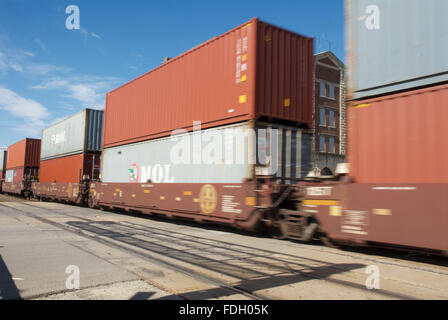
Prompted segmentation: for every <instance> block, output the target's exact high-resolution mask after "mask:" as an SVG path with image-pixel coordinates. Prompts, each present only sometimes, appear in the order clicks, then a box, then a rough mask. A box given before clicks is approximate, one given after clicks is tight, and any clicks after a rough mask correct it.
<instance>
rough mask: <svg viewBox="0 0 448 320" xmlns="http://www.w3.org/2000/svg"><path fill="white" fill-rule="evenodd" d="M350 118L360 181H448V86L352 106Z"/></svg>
mask: <svg viewBox="0 0 448 320" xmlns="http://www.w3.org/2000/svg"><path fill="white" fill-rule="evenodd" d="M348 115H349V118H348V119H349V122H348V130H347V133H348V159H349V162H350V164H351V170H350V171H351V175H353V177H354V178H355V181H356V182H360V183H407V184H409V183H447V182H448V162H447V161H446V159H448V139H446V121H447V119H448V85H440V86H434V87H430V88H426V89H420V90H414V91H408V92H405V93H400V94H395V95H388V96H384V97H381V98H375V99H367V100H363V101H357V102H355V101H352V105H351V107H350V108H349V110H348Z"/></svg>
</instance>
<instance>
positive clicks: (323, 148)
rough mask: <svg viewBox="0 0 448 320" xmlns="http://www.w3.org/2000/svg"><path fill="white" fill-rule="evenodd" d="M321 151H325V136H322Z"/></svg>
mask: <svg viewBox="0 0 448 320" xmlns="http://www.w3.org/2000/svg"><path fill="white" fill-rule="evenodd" d="M319 151H320V152H325V137H324V136H320V141H319Z"/></svg>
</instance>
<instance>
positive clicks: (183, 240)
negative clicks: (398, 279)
mask: <svg viewBox="0 0 448 320" xmlns="http://www.w3.org/2000/svg"><path fill="white" fill-rule="evenodd" d="M22 204H23V205H25V206H29V207H32V208H34V209H38V210H46V211H51V212H54V213H56V214H57V215H61V216H65V217H70V218H73V221H68V222H66V223H60V222H56V221H54V220H51V219H48V218H45V217H42V216H39V215H38V214H33V213H30V212H28V211H25V210H22V209H19V208H15V207H11V206H8V205H4V204H2V203H0V205H1V206H5V207H8V208H10V209H13V210H15V211H17V212H19V213H20V214H22V215H25V216H29V217H32V218H35V219H37V220H39V221H41V222H44V223H48V224H51V225H53V226H55V227H58V228H61V229H64V230H67V231H70V232H74V233H76V234H79V235H81V236H83V237H86V238H89V239H92V240H95V241H98V242H100V243H102V244H105V245H107V246H111V247H114V248H117V249H120V250H124V251H126V252H127V253H130V254H132V255H134V256H138V257H140V258H143V259H146V260H148V261H152V262H154V261H156V262H157V264H160V265H162V266H164V267H167V268H170V269H172V270H175V271H177V272H181V273H183V274H186V275H189V276H192V277H194V278H196V279H198V280H200V281H203V282H207V283H210V284H213V285H215V286H218V287H220V288H224V289H226V290H227V291H229V292H233V293H238V294H241V295H244V296H246V297H248V298H250V299H275V298H276V297H275V296H268V295H263V294H259V293H256V292H254V291H257V290H260V289H263V286H266V283H268V282H270V280H272V281H273V280H275V279H282V281H281V284H288V281H289V282H290V283H294V282H296V281H298V279H299V278H303V277H305V278H309V279H321V278H325V277H326V276H325V275H328V274H339V273H344V272H346V271H350V270H354V269H358V268H363V267H364V266H366V265H367V264H372V263H382V264H389V265H393V266H400V267H404V268H407V269H409V270H420V271H426V272H432V273H435V274H439V275H444V276H446V275H448V272H447V271H445V270H441V269H437V268H432V267H425V266H420V265H418V264H414V263H407V262H403V261H398V262H397V261H393V260H390V259H383V258H381V257H380V258H375V257H368V256H364V255H360V254H356V253H350V252H344V251H337V250H331V249H328V248H326V247H320V248H319V250H321V251H327V249H328V252H329V253H331V254H337V255H340V256H346V257H352V258H356V259H358V260H359V261H360V262H361V263H359V264H339V265H337V264H336V265H335V264H329V263H328V262H327V261H322V260H319V259H310V258H304V257H301V256H297V255H294V254H286V253H279V252H274V251H270V250H266V249H260V248H255V247H251V246H246V245H242V244H235V243H232V242H227V241H222V240H214V239H210V238H206V237H201V236H197V235H191V234H188V233H183V232H172V231H170V230H165V229H163V228H160V227H154V226H148V225H144V224H140V223H136V222H135V221H121V222H114V221H98V220H94V219H89V218H88V217H86V216H79V215H73V214H70V213H66V212H62V213H61V210H60V209H52V208H45V209H44V208H42V207H40V206H38V205H33V204H32V203H30V202H27V201H23V202H22ZM133 220H134V219H133ZM196 227H197V226H196ZM285 243H287V242H285ZM149 252H151V253H156V254H158V255H160V256H164V257H165V258H167V259H158V258H155V257H154V256H153V255H151V256H150V255H148V253H149ZM177 262H178V263H177ZM363 262H366V263H367V264H365V263H363ZM326 281H330V282H331V281H336V280H332V279H326ZM340 284H342V285H351V286H352V285H353V284H349V283H346V284H344V283H340ZM254 288H255V289H254ZM388 294H390V295H391V296H394V297H398V298H404V299H410V298H411V297H407V296H400V295H397V294H396V293H393V292H389V293H388Z"/></svg>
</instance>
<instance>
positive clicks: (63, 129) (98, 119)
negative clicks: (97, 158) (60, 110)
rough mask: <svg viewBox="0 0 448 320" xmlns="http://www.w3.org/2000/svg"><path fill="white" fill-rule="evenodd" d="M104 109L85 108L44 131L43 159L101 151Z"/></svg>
mask: <svg viewBox="0 0 448 320" xmlns="http://www.w3.org/2000/svg"><path fill="white" fill-rule="evenodd" d="M102 136H103V111H102V110H91V109H84V110H83V111H81V112H78V113H77V114H75V115H73V116H71V117H69V118H66V119H64V120H62V121H60V122H58V123H56V124H54V125H52V126H51V127H49V128H46V129H44V130H43V131H42V145H41V160H48V159H52V158H57V157H62V156H68V155H72V154H77V153H81V152H89V151H92V152H100V151H101V147H102Z"/></svg>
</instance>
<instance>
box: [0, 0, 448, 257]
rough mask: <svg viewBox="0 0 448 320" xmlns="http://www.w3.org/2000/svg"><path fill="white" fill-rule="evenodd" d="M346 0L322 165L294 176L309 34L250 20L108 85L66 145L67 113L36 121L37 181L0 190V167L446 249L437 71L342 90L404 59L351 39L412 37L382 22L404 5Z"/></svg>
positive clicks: (265, 224)
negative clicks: (345, 72) (335, 140)
mask: <svg viewBox="0 0 448 320" xmlns="http://www.w3.org/2000/svg"><path fill="white" fill-rule="evenodd" d="M400 1H402V0H399V1H398V2H400ZM372 3H374V5H375V8H378V9H380V10H383V11H382V12H383V19H382V20H381V21H383V24H384V26H387V27H385V28H384V29H378V30H374V32H376V33H371V34H369V33H365V34H364V33H363V32H364V31H363V30H364V29H363V28H366V26H368V27H370V26H371V22H372V21H371V19H372V18H369V19H370V20H369V21H370V24H365V21H364V20H363V19H361V18H359V17H362V16H364V19H365V8H366V7H367V5H371V4H372ZM429 3H430V4H429V7H430V8H432V6H436V4H437V5H440V2H437V3H436V2H435V1H429ZM346 4H347V5H346V9H347V12H348V20H347V25H348V27H349V29H348V30H349V35H350V37H349V41H350V43H349V57H348V62H349V67H350V68H349V78H350V79H351V83H350V84H349V88H348V92H349V94H348V98H349V108H348V118H349V121H348V134H349V145H348V157H349V163H350V164H341V165H339V168H338V170H337V172H336V173H337V175H336V176H334V177H325V178H323V177H314V178H313V177H307V173H308V171H309V170H310V169H311V168H310V161H311V151H312V147H311V145H312V95H313V72H312V69H313V39H311V38H307V37H303V36H300V35H298V34H295V33H293V32H290V31H287V30H284V29H281V28H278V27H275V26H273V25H270V24H267V23H264V22H262V21H260V20H258V19H252V20H251V21H249V22H248V23H245V24H243V25H242V26H239V27H237V28H235V29H233V30H231V31H229V32H227V33H225V34H223V35H221V36H219V37H216V38H213V39H211V40H210V41H207V42H206V43H204V44H201V45H199V46H198V47H196V48H193V49H192V50H190V51H188V52H186V53H184V54H182V55H180V56H178V57H176V58H174V59H170V60H167V61H166V62H165V63H164V64H163V65H161V66H160V67H158V68H156V69H154V70H151V71H149V72H148V73H146V74H144V75H142V76H141V77H139V78H137V79H135V80H133V81H131V82H129V83H127V84H125V85H123V86H121V87H119V88H117V89H115V90H113V91H112V92H109V93H108V94H107V95H106V107H105V110H104V120H101V119H100V116H99V117H98V119H97V120H96V122H95V121H90V120H84V121H83V122H82V123H81V125H77V126H76V128H81V131H83V132H85V133H87V132H90V133H89V134H85V135H84V136H83V137H81V138H80V139H78V140H79V141H78V142H79V143H78V142H77V143H75V142H74V141H75V140H76V139H77V138H79V137H76V138H75V136H76V130H75V131H74V133H73V132H72V133H71V134H70V129H67V128H68V127H70V126H69V125H68V123H69V122H70V121H68V122H67V121H63V123H62V124H61V125H60V126H59V127H57V126H56V128H55V127H54V126H53V127H51V128H49V129H47V130H49V131H51V132H52V133H51V134H48V135H46V134H45V130H44V134H43V137H42V139H43V142H42V151H41V161H40V166H41V171H42V170H43V169H44V168H47V169H45V170H48V178H45V180H46V181H45V182H44V181H42V179H41V181H40V182H37V181H32V180H30V179H31V178H27V179H25V180H23V181H24V183H22V184H21V188H19V189H17V190H15V191H12V190H11V189H8V187H6V186H7V185H8V184H9V183H10V182H8V178H7V179H6V182H4V183H3V189H4V191H6V192H13V193H14V192H15V193H21V194H24V195H27V196H31V197H36V198H38V199H42V200H46V199H56V200H62V201H66V202H72V203H78V204H83V205H88V206H89V207H91V208H99V209H123V210H126V211H129V212H143V213H146V214H151V215H162V216H166V217H170V218H181V219H190V220H194V221H197V222H211V223H219V224H226V225H231V226H234V227H236V228H241V229H245V230H260V229H262V230H269V231H270V232H271V231H272V232H273V233H276V234H277V235H278V236H279V237H282V238H287V239H295V240H300V241H310V240H312V239H315V238H320V239H322V240H323V242H324V243H326V244H330V245H332V244H339V243H344V244H351V245H370V244H373V245H387V246H394V247H406V248H412V249H418V250H426V251H431V252H434V253H441V254H447V253H448V237H447V235H446V233H445V232H444V231H445V229H446V227H447V226H448V215H447V211H448V203H447V199H446V194H447V191H448V179H447V178H448V177H447V176H446V174H447V172H448V170H447V169H448V168H447V164H446V162H445V161H444V159H446V157H444V156H443V155H444V154H443V153H444V152H446V150H448V148H447V147H448V146H447V145H446V144H447V142H446V140H445V139H443V135H442V133H443V119H446V116H445V117H444V115H446V111H445V109H447V107H448V85H446V84H443V83H441V82H440V81H439V80H440V79H439V78H437V77H439V76H440V72H438V73H437V74H435V73H429V74H427V76H426V77H425V79H424V81H425V83H418V81H417V80H415V79H417V78H415V77H414V78H412V77H411V75H406V74H405V73H404V74H402V75H400V77H401V78H400V77H398V78H400V79H399V80H400V82H401V84H399V87H400V88H399V89H400V90H397V87H396V85H397V83H393V82H391V80H390V79H387V78H385V79H384V81H383V82H381V81H380V82H378V79H374V80H375V81H376V82H375V81H372V83H370V84H369V82H368V81H367V80H366V81H364V79H363V80H362V81H361V80H358V82H356V85H355V84H354V83H355V82H354V81H355V80H353V79H354V78H355V79H357V78H356V77H355V76H364V75H366V74H369V68H372V66H375V68H383V69H384V68H387V66H388V65H390V64H388V63H385V64H384V65H380V64H379V61H383V62H390V61H389V60H388V59H396V61H395V63H397V64H398V65H400V63H401V65H402V66H403V64H404V63H405V61H404V60H403V61H400V59H399V58H397V57H395V56H394V54H392V53H394V52H398V51H397V49H396V48H393V47H391V48H389V49H390V51H391V54H388V53H387V51H386V53H385V54H386V55H385V54H380V55H378V56H375V55H374V54H372V55H370V56H366V51H365V50H364V49H361V48H364V47H365V46H366V45H372V46H373V47H372V48H374V46H375V45H378V43H381V41H382V39H383V38H384V37H386V36H387V37H391V36H392V37H393V36H394V35H395V36H396V37H401V35H406V37H413V36H415V35H413V34H410V33H407V32H403V33H399V31H400V30H401V29H400V28H404V26H401V27H398V28H392V29H390V23H392V22H393V19H395V18H396V16H397V15H398V16H402V15H403V16H407V15H412V14H416V12H414V10H415V9H416V6H406V5H403V6H398V7H397V8H399V10H396V9H397V8H395V9H394V8H393V7H390V6H387V5H385V2H384V0H369V1H368V3H367V2H366V3H365V4H366V6H363V1H360V2H355V3H352V1H347V2H346ZM425 6H428V4H427V3H425ZM370 8H372V6H370ZM403 8H405V9H403ZM388 10H392V11H393V12H390V11H388ZM394 10H395V11H394ZM407 11H411V12H407ZM436 11H437V10H436ZM439 12H442V11H439ZM388 19H390V21H388ZM437 21H438V23H441V24H443V23H445V24H446V23H447V22H446V20H444V19H440V20H437ZM374 25H375V26H376V24H374ZM367 30H368V31H372V30H371V29H369V28H367ZM436 30H446V28H436ZM366 32H367V31H366ZM420 40H421V41H423V42H422V43H426V41H428V40H427V39H420ZM389 43H393V41H390V42H389ZM410 43H413V42H412V41H408V42H400V45H409V44H410ZM431 48H432V47H431ZM412 49H413V50H420V49H421V48H412ZM372 51H373V49H372ZM404 52H409V50H404ZM425 52H426V51H425ZM419 56H421V54H420V53H418V52H417V53H416V57H419ZM367 60H368V61H370V62H369V63H367V62H366V61H367ZM373 62H374V63H373ZM417 62H418V61H417ZM375 63H376V64H375ZM431 67H433V65H431ZM404 69H406V68H405V67H403V68H400V69H399V70H400V72H402V71H403V70H404ZM388 71H390V70H388ZM426 71H428V72H432V71H433V70H424V71H422V72H426ZM372 72H377V70H373V71H372ZM426 73H427V72H426ZM431 74H434V77H435V78H434V79H433V81H432V82H429V84H428V79H429V78H430V77H429V75H431ZM398 78H397V79H398ZM379 80H381V79H379ZM408 80H409V81H408ZM413 81H417V83H413ZM403 84H405V86H402V85H403ZM357 85H358V87H357ZM447 110H448V109H447ZM90 112H91V111H85V113H86V114H89V113H90ZM87 117H88V116H87ZM87 117H84V119H87ZM81 118H83V117H81ZM412 127H415V128H418V130H417V131H414V132H413V131H412V130H411V129H412ZM421 132H423V133H421ZM95 137H96V138H95ZM99 139H100V140H102V141H100V140H99ZM436 144H437V145H436ZM46 145H47V147H46ZM56 145H59V146H60V147H59V146H58V147H56ZM75 145H76V147H75ZM87 146H91V147H87ZM99 146H102V147H99ZM439 147H440V148H439ZM57 148H59V149H57ZM436 148H437V149H436ZM44 150H45V151H44ZM11 151H13V150H11ZM11 151H10V150H8V154H9V153H10V152H11ZM25 153H26V152H25ZM437 154H439V155H440V156H441V158H438V157H437ZM8 157H9V155H8ZM99 159H101V163H100V162H99ZM440 159H442V160H440ZM75 164H76V165H75ZM100 164H101V173H98V172H97V173H95V170H94V169H95V168H98V166H99V165H100ZM45 166H46V167H45ZM8 167H9V165H8V164H7V169H8ZM70 168H76V170H75V173H69V172H68V171H70V170H69V169H70ZM92 168H93V169H92ZM65 169H66V170H65ZM6 173H7V176H8V171H7V172H6ZM40 175H41V178H42V177H43V176H45V175H46V173H45V174H44V173H43V172H41V173H40ZM5 187H6V188H5Z"/></svg>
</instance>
